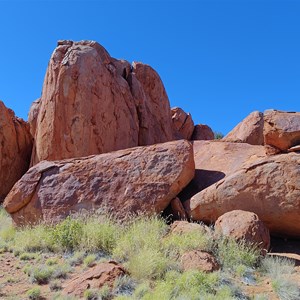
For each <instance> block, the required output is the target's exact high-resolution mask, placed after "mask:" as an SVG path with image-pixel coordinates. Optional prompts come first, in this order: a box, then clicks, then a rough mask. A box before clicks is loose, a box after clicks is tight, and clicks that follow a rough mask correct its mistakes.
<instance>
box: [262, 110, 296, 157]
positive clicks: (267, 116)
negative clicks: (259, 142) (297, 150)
mask: <svg viewBox="0 0 300 300" xmlns="http://www.w3.org/2000/svg"><path fill="white" fill-rule="evenodd" d="M264 141H265V144H266V145H269V146H272V147H274V148H275V149H279V151H281V152H287V151H288V149H289V148H291V147H294V146H297V145H300V113H293V112H283V111H277V110H267V111H265V112H264Z"/></svg>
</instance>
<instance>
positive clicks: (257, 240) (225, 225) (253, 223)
mask: <svg viewBox="0 0 300 300" xmlns="http://www.w3.org/2000/svg"><path fill="white" fill-rule="evenodd" d="M215 231H216V233H217V234H220V235H222V236H227V237H230V238H233V239H235V240H236V241H238V242H240V241H245V242H246V243H248V244H250V245H253V246H256V247H258V248H260V249H261V250H262V251H263V252H265V251H268V250H269V248H270V233H269V229H268V228H267V227H266V226H265V224H264V223H263V222H262V221H261V220H260V219H259V218H258V216H257V214H255V213H253V212H250V211H243V210H233V211H229V212H227V213H225V214H224V215H222V216H220V217H219V218H218V219H217V221H216V223H215Z"/></svg>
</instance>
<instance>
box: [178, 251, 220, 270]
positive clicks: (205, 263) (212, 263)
mask: <svg viewBox="0 0 300 300" xmlns="http://www.w3.org/2000/svg"><path fill="white" fill-rule="evenodd" d="M181 265H182V268H183V270H184V271H188V270H198V271H202V272H206V273H210V272H213V271H217V270H219V269H220V266H219V264H218V262H217V260H216V258H215V257H214V256H213V255H212V254H210V253H208V252H205V251H200V250H192V251H188V252H186V253H184V254H183V255H182V256H181Z"/></svg>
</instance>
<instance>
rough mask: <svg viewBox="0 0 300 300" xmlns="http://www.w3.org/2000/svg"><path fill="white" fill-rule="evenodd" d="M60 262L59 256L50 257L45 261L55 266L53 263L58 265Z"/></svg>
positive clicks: (48, 264)
mask: <svg viewBox="0 0 300 300" xmlns="http://www.w3.org/2000/svg"><path fill="white" fill-rule="evenodd" d="M58 262H59V260H58V258H57V257H50V258H48V259H47V260H46V261H45V264H46V265H47V266H53V265H57V264H58Z"/></svg>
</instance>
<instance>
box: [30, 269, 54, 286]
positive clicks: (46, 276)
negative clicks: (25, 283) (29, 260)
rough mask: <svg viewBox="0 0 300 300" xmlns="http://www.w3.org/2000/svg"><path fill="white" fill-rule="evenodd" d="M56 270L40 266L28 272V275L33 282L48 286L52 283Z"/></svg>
mask: <svg viewBox="0 0 300 300" xmlns="http://www.w3.org/2000/svg"><path fill="white" fill-rule="evenodd" d="M53 272H54V269H53V268H52V267H48V266H38V267H32V268H30V269H29V270H28V273H27V274H28V275H29V276H30V280H31V282H36V283H37V284H46V283H48V282H49V281H50V278H51V277H52V275H53Z"/></svg>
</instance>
